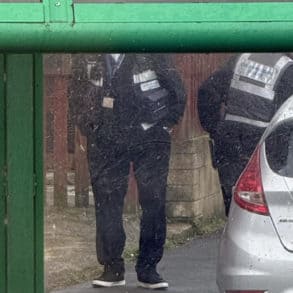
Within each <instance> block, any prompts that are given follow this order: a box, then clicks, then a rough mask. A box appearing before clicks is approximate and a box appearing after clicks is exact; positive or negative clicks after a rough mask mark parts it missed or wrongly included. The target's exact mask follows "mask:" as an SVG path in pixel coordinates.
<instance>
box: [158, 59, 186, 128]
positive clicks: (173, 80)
mask: <svg viewBox="0 0 293 293" xmlns="http://www.w3.org/2000/svg"><path fill="white" fill-rule="evenodd" d="M153 60H154V66H155V70H156V74H157V76H158V79H159V81H160V84H161V86H162V87H163V88H165V89H166V90H168V92H169V94H170V111H169V114H168V115H167V117H166V118H164V120H163V121H162V125H163V126H167V127H172V126H174V125H175V124H177V123H178V121H179V119H180V118H181V117H182V116H183V113H184V109H185V104H186V92H185V88H184V85H183V82H182V79H181V77H180V75H179V73H178V72H177V70H176V68H175V65H174V64H173V62H172V59H171V58H170V56H168V55H167V54H154V55H153Z"/></svg>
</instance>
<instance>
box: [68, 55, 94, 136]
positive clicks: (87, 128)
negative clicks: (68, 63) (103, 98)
mask: <svg viewBox="0 0 293 293" xmlns="http://www.w3.org/2000/svg"><path fill="white" fill-rule="evenodd" d="M94 58H96V56H95V55H94V54H93V55H90V54H76V55H72V70H71V76H70V80H69V86H68V96H69V109H70V113H71V115H72V118H73V121H74V123H75V124H76V125H77V126H78V127H79V129H80V131H81V133H82V134H83V135H86V136H88V135H91V134H92V131H93V130H94V129H95V128H96V124H97V123H98V108H97V103H96V95H98V94H99V93H98V89H97V87H94V86H93V85H92V84H91V83H90V82H89V80H88V76H87V60H88V59H94Z"/></svg>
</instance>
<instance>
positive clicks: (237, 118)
mask: <svg viewBox="0 0 293 293" xmlns="http://www.w3.org/2000/svg"><path fill="white" fill-rule="evenodd" d="M225 120H228V121H234V122H239V123H245V124H249V125H252V126H256V127H261V128H264V127H267V126H268V125H269V123H268V122H263V121H259V120H253V119H249V118H245V117H241V116H237V115H231V114H226V116H225Z"/></svg>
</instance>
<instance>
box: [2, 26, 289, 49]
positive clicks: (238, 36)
mask: <svg viewBox="0 0 293 293" xmlns="http://www.w3.org/2000/svg"><path fill="white" fill-rule="evenodd" d="M4 31H5V32H6V33H5V34H2V37H1V39H0V48H1V50H2V51H21V52H28V51H36V52H77V51H80V52H82V51H84V52H89V51H92V52H98V51H99V52H103V51H104V52H105V51H109V52H110V51H111V52H115V51H116V52H118V51H119V52H133V51H149V52H162V51H165V52H221V51H227V52H232V51H293V22H283V23H281V22H276V23H273V22H268V23H253V22H251V23H241V22H238V23H236V22H234V23H232V22H231V23H175V24H170V23H168V24H167V23H160V24H158V23H113V24H109V23H99V24H75V25H74V26H71V25H68V24H47V25H41V24H34V25H32V24H31V25H29V24H9V25H5V24H0V32H4Z"/></svg>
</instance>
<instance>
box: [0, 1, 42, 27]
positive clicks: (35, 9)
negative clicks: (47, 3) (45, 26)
mask: <svg viewBox="0 0 293 293" xmlns="http://www.w3.org/2000/svg"><path fill="white" fill-rule="evenodd" d="M11 22H26V23H27V22H44V5H43V4H42V3H1V4H0V23H11Z"/></svg>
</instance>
